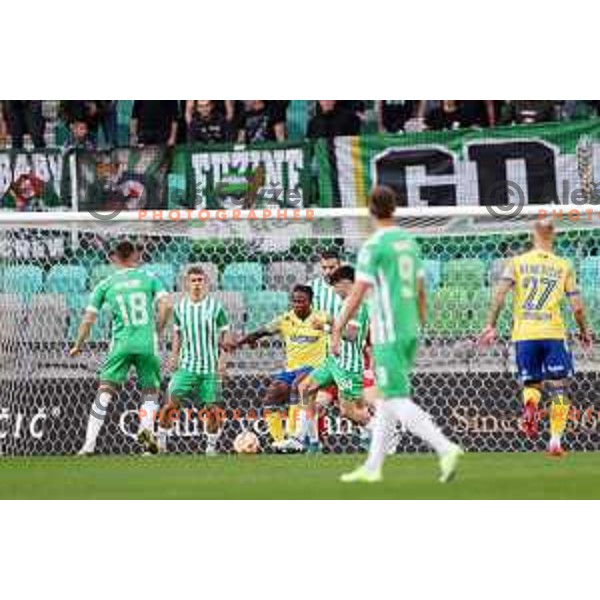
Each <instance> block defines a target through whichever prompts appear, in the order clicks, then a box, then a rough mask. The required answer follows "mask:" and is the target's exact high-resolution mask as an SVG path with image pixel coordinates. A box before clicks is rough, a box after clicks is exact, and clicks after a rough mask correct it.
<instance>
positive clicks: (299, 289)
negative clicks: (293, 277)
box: [292, 284, 313, 319]
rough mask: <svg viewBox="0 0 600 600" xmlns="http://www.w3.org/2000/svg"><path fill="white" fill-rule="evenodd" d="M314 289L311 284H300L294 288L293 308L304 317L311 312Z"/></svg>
mask: <svg viewBox="0 0 600 600" xmlns="http://www.w3.org/2000/svg"><path fill="white" fill-rule="evenodd" d="M312 300H313V291H312V288H311V287H310V286H309V285H301V284H298V285H296V286H294V289H292V310H293V311H294V313H296V316H298V317H300V318H301V319H303V318H304V317H307V316H308V315H309V314H310V310H311V306H312Z"/></svg>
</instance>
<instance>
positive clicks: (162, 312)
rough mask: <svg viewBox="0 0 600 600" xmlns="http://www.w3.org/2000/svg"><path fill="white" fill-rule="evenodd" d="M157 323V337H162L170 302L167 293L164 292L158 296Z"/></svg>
mask: <svg viewBox="0 0 600 600" xmlns="http://www.w3.org/2000/svg"><path fill="white" fill-rule="evenodd" d="M157 302H158V323H157V324H156V331H157V333H158V337H162V334H163V332H164V330H165V328H166V326H167V323H168V322H169V319H170V317H171V312H172V308H171V302H170V300H169V294H167V293H165V294H162V295H161V296H159V298H158V300H157Z"/></svg>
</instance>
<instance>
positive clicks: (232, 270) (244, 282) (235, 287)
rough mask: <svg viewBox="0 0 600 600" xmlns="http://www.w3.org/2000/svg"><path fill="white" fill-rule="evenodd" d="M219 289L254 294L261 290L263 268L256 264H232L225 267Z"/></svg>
mask: <svg viewBox="0 0 600 600" xmlns="http://www.w3.org/2000/svg"><path fill="white" fill-rule="evenodd" d="M221 288H222V289H223V290H225V291H229V292H255V291H258V290H261V289H262V288H263V267H262V265H261V264H260V263H258V262H239V263H232V264H230V265H227V266H226V267H225V270H224V271H223V275H222V277H221Z"/></svg>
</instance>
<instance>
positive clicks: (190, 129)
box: [185, 100, 231, 144]
mask: <svg viewBox="0 0 600 600" xmlns="http://www.w3.org/2000/svg"><path fill="white" fill-rule="evenodd" d="M185 122H186V126H187V141H188V142H197V143H200V144H211V143H220V142H227V141H229V140H230V139H231V127H230V125H229V122H228V121H227V118H226V117H225V114H224V112H221V111H218V110H217V107H216V105H215V101H214V100H188V101H187V102H186V106H185Z"/></svg>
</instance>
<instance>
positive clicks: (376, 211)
mask: <svg viewBox="0 0 600 600" xmlns="http://www.w3.org/2000/svg"><path fill="white" fill-rule="evenodd" d="M396 206H398V194H396V192H395V191H394V190H393V189H392V188H391V187H389V186H387V185H378V186H375V187H374V188H373V189H372V190H371V195H370V196H369V212H370V213H371V214H372V215H373V216H374V217H375V218H377V219H389V218H391V217H393V216H394V211H395V210H396Z"/></svg>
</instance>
